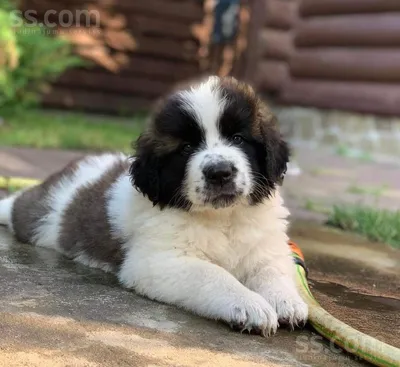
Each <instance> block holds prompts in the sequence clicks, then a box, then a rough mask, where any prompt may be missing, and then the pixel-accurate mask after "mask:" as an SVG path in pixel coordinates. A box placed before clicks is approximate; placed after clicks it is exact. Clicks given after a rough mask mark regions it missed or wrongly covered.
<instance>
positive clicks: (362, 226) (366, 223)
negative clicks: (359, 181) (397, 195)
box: [328, 205, 400, 248]
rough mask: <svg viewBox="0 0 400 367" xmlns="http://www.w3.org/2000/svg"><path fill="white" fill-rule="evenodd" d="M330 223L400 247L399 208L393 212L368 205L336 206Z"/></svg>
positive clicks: (330, 217)
mask: <svg viewBox="0 0 400 367" xmlns="http://www.w3.org/2000/svg"><path fill="white" fill-rule="evenodd" d="M328 225H331V226H333V227H337V228H340V229H343V230H346V231H352V232H357V233H360V234H362V235H364V236H366V237H367V238H368V239H370V240H372V241H377V242H383V243H387V244H389V245H391V246H393V247H395V248H400V211H399V210H398V211H395V212H393V211H389V210H378V209H375V208H372V207H368V206H348V205H341V206H335V207H334V208H333V210H332V212H331V213H330V215H329V219H328Z"/></svg>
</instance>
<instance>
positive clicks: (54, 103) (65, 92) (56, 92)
mask: <svg viewBox="0 0 400 367" xmlns="http://www.w3.org/2000/svg"><path fill="white" fill-rule="evenodd" d="M42 101H43V105H44V106H46V107H52V108H67V109H75V110H85V111H92V112H103V113H112V114H115V113H118V114H119V113H121V112H126V113H127V112H137V111H144V110H147V109H149V108H151V106H152V105H153V101H151V100H148V99H144V98H141V97H137V96H121V95H119V94H115V93H104V92H98V91H84V90H80V89H73V88H64V87H60V86H55V87H53V88H52V89H51V90H50V91H49V92H48V93H47V94H45V95H44V96H43V100H42Z"/></svg>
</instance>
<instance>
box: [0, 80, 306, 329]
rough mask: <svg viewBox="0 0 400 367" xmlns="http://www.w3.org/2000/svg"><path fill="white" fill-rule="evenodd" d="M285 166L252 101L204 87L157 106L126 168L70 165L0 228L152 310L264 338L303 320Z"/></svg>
mask: <svg viewBox="0 0 400 367" xmlns="http://www.w3.org/2000/svg"><path fill="white" fill-rule="evenodd" d="M288 155H289V154H288V148H287V145H286V144H285V142H284V141H283V140H282V139H281V137H280V134H279V131H278V128H277V125H276V120H275V118H274V116H273V115H272V114H271V112H270V111H269V110H268V107H267V106H266V105H265V104H264V102H262V101H261V100H260V99H259V98H258V97H257V96H256V94H255V93H254V91H253V89H252V88H251V87H249V86H248V85H246V84H244V83H240V82H238V81H236V80H235V79H232V78H222V79H221V78H218V77H210V78H208V79H206V80H204V81H203V82H201V83H199V84H196V85H193V86H192V87H191V88H189V89H186V90H181V91H178V92H175V93H173V94H172V95H170V96H169V97H168V98H167V99H166V100H165V101H164V102H163V103H162V105H161V106H160V107H159V109H158V110H157V111H156V113H155V114H154V116H153V117H152V119H151V120H150V121H149V124H148V126H147V127H146V129H145V131H144V133H143V134H142V135H141V136H140V138H139V139H138V141H137V150H136V156H135V157H134V158H128V157H125V156H124V155H121V154H115V155H114V154H103V155H98V156H88V157H86V158H84V159H82V160H78V161H75V162H73V163H71V164H70V165H68V166H67V167H66V168H64V169H63V170H62V171H60V172H58V173H55V174H54V175H52V176H50V177H49V178H48V179H47V180H46V181H45V182H43V183H42V184H41V185H39V186H36V187H34V188H31V189H28V190H25V191H23V192H21V193H19V194H17V195H14V196H12V197H9V198H6V199H4V200H2V201H0V223H2V224H6V225H8V227H9V229H10V231H12V232H14V233H15V236H16V238H17V239H19V240H20V241H23V242H28V243H31V244H34V245H37V246H44V247H49V248H54V249H56V250H58V251H61V252H62V253H64V254H65V255H67V256H68V257H70V258H72V259H74V260H76V261H79V262H82V263H84V264H88V265H90V266H94V267H99V268H101V269H103V270H107V271H113V272H115V273H116V274H117V276H118V278H119V280H120V282H121V283H122V284H123V285H124V286H126V287H129V288H132V289H134V290H135V291H136V292H138V293H140V294H142V295H146V296H147V297H149V298H151V299H155V300H159V301H163V302H166V303H170V304H175V305H177V306H180V307H183V308H185V309H187V310H191V311H193V312H195V313H197V314H199V315H202V316H205V317H209V318H213V319H219V320H223V321H225V322H227V323H229V324H230V325H231V326H232V327H234V328H239V329H241V330H244V329H247V330H255V331H258V332H260V333H261V334H262V335H269V334H271V333H273V332H275V331H276V329H277V327H278V322H279V321H284V322H288V323H290V324H291V325H296V324H299V323H303V322H304V321H305V320H306V319H307V306H306V304H305V303H304V302H303V301H302V299H301V298H300V296H299V294H298V292H297V290H296V286H295V282H294V265H293V260H292V258H291V256H290V250H289V246H288V243H287V242H288V237H287V234H286V229H287V220H286V218H287V216H288V211H287V209H286V208H285V207H284V206H283V202H282V199H281V196H280V194H279V190H278V186H279V184H280V182H281V180H282V175H283V174H284V172H285V169H286V164H287V162H288V158H289V157H288Z"/></svg>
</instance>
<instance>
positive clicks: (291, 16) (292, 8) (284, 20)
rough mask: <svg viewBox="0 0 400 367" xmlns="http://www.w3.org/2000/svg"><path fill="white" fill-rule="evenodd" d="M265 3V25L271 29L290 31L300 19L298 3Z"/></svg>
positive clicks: (278, 0) (267, 0)
mask: <svg viewBox="0 0 400 367" xmlns="http://www.w3.org/2000/svg"><path fill="white" fill-rule="evenodd" d="M264 1H265V4H266V5H265V11H266V16H265V25H266V26H267V27H270V28H279V29H290V28H292V27H293V26H294V24H295V23H296V21H297V19H298V2H297V1H283V0H264Z"/></svg>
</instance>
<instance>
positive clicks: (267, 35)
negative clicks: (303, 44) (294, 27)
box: [258, 28, 294, 60]
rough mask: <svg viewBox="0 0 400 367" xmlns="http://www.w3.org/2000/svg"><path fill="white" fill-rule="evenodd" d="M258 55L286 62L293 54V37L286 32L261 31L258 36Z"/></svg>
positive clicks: (268, 29)
mask: <svg viewBox="0 0 400 367" xmlns="http://www.w3.org/2000/svg"><path fill="white" fill-rule="evenodd" d="M259 37H260V38H259V50H258V51H259V55H260V56H261V57H265V58H271V59H278V60H287V59H288V58H289V57H290V56H291V55H292V53H293V50H294V48H293V37H292V33H291V32H288V31H281V30H275V29H270V28H267V29H263V30H262V31H261V32H260V36H259Z"/></svg>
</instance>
